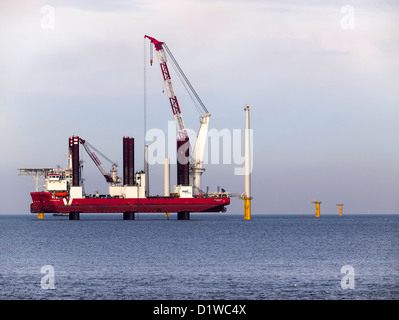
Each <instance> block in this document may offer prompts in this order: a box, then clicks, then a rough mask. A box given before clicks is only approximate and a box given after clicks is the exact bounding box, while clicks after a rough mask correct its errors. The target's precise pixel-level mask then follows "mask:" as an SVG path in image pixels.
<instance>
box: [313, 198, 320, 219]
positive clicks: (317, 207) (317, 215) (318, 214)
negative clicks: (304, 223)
mask: <svg viewBox="0 0 399 320" xmlns="http://www.w3.org/2000/svg"><path fill="white" fill-rule="evenodd" d="M312 203H314V204H316V218H319V217H320V203H321V201H313V202H312Z"/></svg>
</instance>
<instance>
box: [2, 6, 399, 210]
mask: <svg viewBox="0 0 399 320" xmlns="http://www.w3.org/2000/svg"><path fill="white" fill-rule="evenodd" d="M83 3H84V4H83ZM398 21H399V4H398V3H397V2H396V1H367V0H365V1H356V0H353V1H350V0H345V1H336V0H331V1H314V0H304V1H301V0H298V1H294V0H287V1H277V0H270V1H266V0H265V1H256V0H254V1H239V0H237V1H233V0H231V1H229V0H221V1H211V0H209V1H203V0H201V1H198V0H172V1H161V0H154V1H152V0H149V1H127V0H124V1H123V0H120V1H110V0H101V1H94V0H92V1H89V0H86V1H70V0H68V1H67V0H53V1H50V0H47V1H40V0H29V1H28V0H16V1H1V2H0V44H1V50H0V138H1V141H2V154H1V155H2V156H1V157H0V177H1V178H0V213H1V214H5V213H24V214H26V213H29V205H30V202H31V199H30V195H29V192H31V191H34V187H35V184H34V180H33V179H32V178H30V177H22V176H18V171H17V169H18V168H36V167H38V168H45V167H56V166H57V165H60V166H61V167H65V166H66V165H67V162H66V159H65V155H66V153H67V147H68V138H69V137H70V136H72V135H79V136H80V137H82V138H83V139H86V140H87V141H89V142H90V143H91V144H92V145H94V146H95V147H96V148H97V149H99V150H101V152H102V153H104V154H105V155H107V157H109V158H111V159H112V160H113V161H117V162H118V163H119V164H122V137H123V136H132V137H135V148H136V161H135V166H136V169H137V170H141V169H143V161H142V159H143V151H142V150H143V146H144V130H145V127H146V128H147V130H151V129H160V130H162V131H163V132H167V130H168V121H173V116H172V112H171V109H170V105H169V100H168V97H167V94H166V90H165V88H164V85H163V82H162V78H161V72H160V68H159V65H158V64H157V63H154V64H153V66H150V65H149V63H148V60H149V57H150V51H149V43H148V40H147V41H145V40H144V35H146V34H147V35H150V36H152V37H154V38H156V39H158V40H160V41H164V42H165V43H167V45H168V47H169V49H170V50H171V51H172V53H173V55H174V57H175V58H176V60H177V61H178V62H179V65H180V66H181V68H182V69H183V70H184V72H185V74H186V76H187V77H188V78H189V80H190V82H191V84H192V85H193V87H194V88H195V90H196V92H197V93H198V94H199V96H200V97H201V100H202V101H203V102H204V104H205V105H206V107H207V109H208V110H209V112H210V114H211V119H210V129H214V130H217V132H220V131H221V130H225V132H230V133H231V134H232V132H233V130H234V129H236V130H238V129H241V130H242V129H244V120H245V119H244V116H245V113H244V107H245V105H246V104H248V105H250V106H251V128H252V129H253V171H252V176H251V183H252V196H253V198H254V199H253V200H252V213H253V214H257V213H267V214H286V213H290V214H314V204H312V201H314V200H319V201H321V202H322V204H321V214H323V213H329V214H336V213H338V207H337V206H336V204H337V203H343V204H344V208H343V209H344V214H345V213H348V214H351V213H353V214H357V213H399V200H398V199H399V167H398V164H399V143H398V141H399V125H398V124H399V91H398V89H397V88H398V87H399V26H398ZM154 59H155V61H156V57H155V54H154ZM172 71H173V70H171V72H172ZM144 75H145V77H144ZM144 79H146V81H144ZM172 80H173V85H174V88H175V92H176V96H177V97H178V99H179V102H180V107H181V110H182V114H183V117H184V121H185V123H186V125H187V126H188V127H189V128H193V129H194V130H198V128H199V122H198V118H199V114H198V112H197V111H196V109H195V107H194V106H193V105H192V103H191V100H190V99H189V97H188V95H187V93H186V92H185V89H184V87H182V85H181V84H180V83H179V80H178V78H177V76H175V75H174V74H173V72H172ZM144 84H145V85H144ZM144 87H145V90H144ZM144 92H145V94H144ZM144 100H145V101H146V118H145V119H146V126H144ZM241 141H243V135H242V139H241ZM147 143H148V141H147ZM227 144H228V143H226V145H227ZM230 146H231V147H232V148H234V147H242V148H243V146H242V145H241V144H238V145H237V141H235V142H232V143H231V145H230ZM224 147H225V146H223V148H224ZM82 150H83V148H82ZM240 150H243V149H240ZM240 150H238V151H240ZM81 155H82V157H83V159H84V160H85V161H86V162H85V167H84V178H85V188H86V191H87V192H88V193H93V192H95V191H97V190H99V191H100V192H106V190H107V184H106V183H105V180H104V178H103V177H102V176H101V174H100V172H99V171H98V170H97V168H96V167H95V166H94V165H93V163H91V161H90V159H89V157H88V156H87V155H85V154H84V151H82V152H81ZM233 160H234V159H233ZM223 162H229V161H222V160H221V161H220V163H219V164H206V165H205V167H206V169H207V170H206V172H205V173H204V175H203V180H202V186H203V188H205V186H209V189H210V191H215V190H216V188H217V186H220V187H223V188H224V189H226V190H228V191H230V192H232V193H237V194H240V193H242V192H243V191H244V177H243V176H240V175H235V174H234V172H235V170H234V169H235V168H237V167H240V166H242V164H241V163H234V161H230V162H231V163H223ZM104 165H105V166H107V168H108V169H110V166H108V163H106V162H104ZM162 170H163V168H162V165H159V164H155V165H152V166H151V168H150V184H151V185H150V193H151V194H154V195H155V194H162V192H163V191H162V190H163V173H162ZM121 174H122V172H120V175H121ZM171 177H172V185H173V184H174V183H176V182H175V181H173V179H175V168H174V167H173V166H172V168H171ZM228 212H230V213H243V201H242V200H239V199H237V198H233V199H232V201H231V205H230V206H229V208H228Z"/></svg>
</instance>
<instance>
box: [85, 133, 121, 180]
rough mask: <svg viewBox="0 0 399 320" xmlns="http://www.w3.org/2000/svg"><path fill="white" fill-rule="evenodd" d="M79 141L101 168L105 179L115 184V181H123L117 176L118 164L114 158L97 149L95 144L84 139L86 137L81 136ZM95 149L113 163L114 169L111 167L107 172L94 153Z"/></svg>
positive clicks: (99, 168)
mask: <svg viewBox="0 0 399 320" xmlns="http://www.w3.org/2000/svg"><path fill="white" fill-rule="evenodd" d="M79 142H80V143H81V144H82V145H83V147H84V148H85V150H86V152H87V153H88V155H89V156H90V158H91V159H92V160H93V162H94V164H95V165H96V166H97V168H98V170H100V172H101V173H102V175H103V176H104V178H105V180H106V181H107V182H108V183H112V184H115V183H119V182H121V179H120V178H118V177H117V170H116V167H117V166H118V165H117V164H116V163H114V162H113V161H112V160H110V159H109V158H107V157H106V156H105V155H104V154H103V153H101V152H100V151H99V150H97V149H96V148H95V147H94V146H93V145H91V144H90V143H89V142H87V141H86V140H84V139H82V138H80V137H79ZM93 150H95V151H96V152H97V153H99V154H100V155H101V156H102V157H103V158H104V159H106V160H107V161H108V162H110V163H112V169H111V172H110V173H107V172H106V171H105V168H104V167H103V165H102V163H101V161H100V159H98V157H97V155H96V154H95V153H94V151H93Z"/></svg>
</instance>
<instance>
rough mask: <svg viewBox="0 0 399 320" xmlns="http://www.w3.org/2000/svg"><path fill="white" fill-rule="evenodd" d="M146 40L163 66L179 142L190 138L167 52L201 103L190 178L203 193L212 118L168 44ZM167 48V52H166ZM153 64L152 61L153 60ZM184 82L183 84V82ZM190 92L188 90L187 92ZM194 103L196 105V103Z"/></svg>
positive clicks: (163, 75)
mask: <svg viewBox="0 0 399 320" xmlns="http://www.w3.org/2000/svg"><path fill="white" fill-rule="evenodd" d="M144 38H148V39H149V40H150V41H151V43H152V44H153V45H154V47H155V51H156V54H157V57H158V61H159V64H160V66H161V71H162V77H163V81H164V83H165V86H166V90H167V92H168V96H169V101H170V105H171V107H172V112H173V116H174V118H175V121H176V126H177V131H178V134H179V140H185V138H188V134H187V130H186V127H185V125H184V121H183V116H182V114H181V110H180V106H179V103H178V101H177V98H176V95H175V92H174V89H173V85H172V81H171V78H170V73H169V69H168V65H167V62H166V55H165V50H166V52H167V53H168V56H169V57H170V58H171V59H172V63H173V64H172V65H173V66H175V67H176V68H177V70H178V75H179V77H180V80H182V78H183V80H184V82H185V83H186V84H187V85H188V87H189V89H190V90H191V93H192V94H193V96H194V97H195V99H196V100H197V102H198V103H199V106H198V105H197V109H198V110H199V111H200V108H201V109H202V116H201V121H200V122H201V126H200V129H199V131H198V134H197V140H196V143H195V147H194V157H191V152H190V160H191V163H190V177H191V184H192V186H193V189H194V192H195V193H197V194H198V193H201V175H202V173H203V172H204V171H205V169H204V168H203V167H202V163H203V157H204V151H205V144H206V138H207V134H208V125H209V117H210V116H211V115H210V114H209V112H208V110H207V109H206V107H205V105H204V104H203V103H202V101H201V99H200V98H199V96H198V94H197V93H196V92H195V90H194V88H193V86H192V85H191V83H190V82H189V81H188V79H187V77H186V75H185V74H184V72H183V70H182V69H181V68H180V66H179V64H178V63H177V61H176V59H175V58H174V57H173V55H172V53H171V52H170V50H169V48H168V46H167V45H166V43H164V42H161V41H158V40H157V39H155V38H153V37H149V36H147V35H145V36H144ZM164 48H165V50H164ZM151 64H152V60H151ZM183 80H182V82H183ZM184 82H183V85H184V86H185V88H186V89H187V87H186V85H185V84H184ZM187 91H188V90H187ZM188 93H189V95H190V97H191V98H192V100H193V101H194V98H193V96H192V95H191V93H190V92H188ZM194 103H196V102H195V101H194ZM189 148H190V143H189Z"/></svg>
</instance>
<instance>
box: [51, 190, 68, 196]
mask: <svg viewBox="0 0 399 320" xmlns="http://www.w3.org/2000/svg"><path fill="white" fill-rule="evenodd" d="M54 195H55V196H56V197H66V196H68V192H67V191H64V192H56V193H54Z"/></svg>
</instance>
